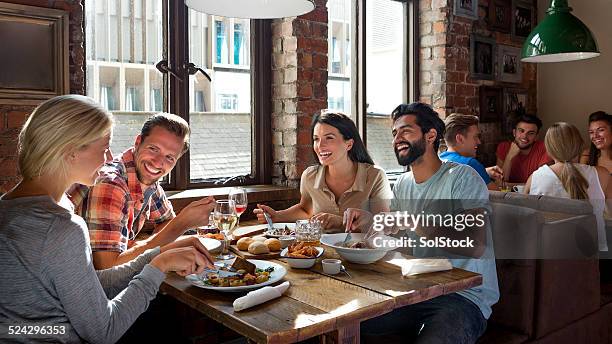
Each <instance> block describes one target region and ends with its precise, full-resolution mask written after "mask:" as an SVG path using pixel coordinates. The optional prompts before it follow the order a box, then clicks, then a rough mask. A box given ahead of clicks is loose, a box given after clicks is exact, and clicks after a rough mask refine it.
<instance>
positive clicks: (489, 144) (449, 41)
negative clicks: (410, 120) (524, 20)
mask: <svg viewBox="0 0 612 344" xmlns="http://www.w3.org/2000/svg"><path fill="white" fill-rule="evenodd" d="M453 3H454V1H453V0H421V1H420V12H421V15H420V32H421V48H420V49H421V50H420V53H421V79H420V81H421V101H423V102H426V103H429V104H432V105H433V107H434V109H435V110H436V111H437V112H438V113H439V114H440V116H441V117H443V118H444V117H446V116H447V115H449V114H451V113H453V112H460V113H465V114H473V115H478V114H479V113H480V105H479V91H478V88H479V86H481V85H498V86H505V87H512V88H522V89H527V90H528V93H529V100H528V108H527V111H528V112H531V113H535V112H536V107H535V104H536V67H535V64H530V63H524V64H523V82H522V84H520V85H519V84H507V85H505V84H503V83H499V82H497V81H494V80H474V79H472V78H471V77H470V35H471V34H473V33H475V34H478V35H480V36H484V37H491V38H493V39H495V41H496V43H497V44H504V45H511V46H515V47H521V46H522V42H520V41H517V40H516V39H514V38H513V37H512V36H511V35H510V34H504V33H500V32H496V31H490V30H488V28H487V23H488V9H489V0H480V1H479V19H478V20H470V19H468V18H464V17H459V16H454V15H453V14H452V13H453V8H452V6H453ZM535 5H536V4H535V2H534V6H535ZM480 128H481V131H482V145H481V146H480V149H479V159H480V160H481V161H482V162H483V163H484V164H485V165H487V166H489V165H493V164H494V163H495V148H496V147H497V144H498V143H499V142H500V141H501V140H503V139H505V138H504V137H503V136H502V132H501V124H500V123H482V124H481V125H480Z"/></svg>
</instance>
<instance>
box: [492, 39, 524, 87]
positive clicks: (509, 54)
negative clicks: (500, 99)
mask: <svg viewBox="0 0 612 344" xmlns="http://www.w3.org/2000/svg"><path fill="white" fill-rule="evenodd" d="M497 80H498V81H501V82H509V83H515V84H520V83H521V82H522V81H523V65H522V62H521V48H517V47H513V46H509V45H501V44H500V45H498V46H497Z"/></svg>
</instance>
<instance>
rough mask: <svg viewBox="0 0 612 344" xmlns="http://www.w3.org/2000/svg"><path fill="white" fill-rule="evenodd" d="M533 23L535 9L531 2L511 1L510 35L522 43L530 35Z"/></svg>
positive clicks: (522, 0)
mask: <svg viewBox="0 0 612 344" xmlns="http://www.w3.org/2000/svg"><path fill="white" fill-rule="evenodd" d="M534 23H535V9H534V7H533V3H532V2H531V1H525V0H513V2H512V35H513V36H514V37H515V38H516V39H518V40H520V41H521V42H522V41H524V40H525V39H526V38H527V36H529V34H530V33H531V30H532V29H533V27H534Z"/></svg>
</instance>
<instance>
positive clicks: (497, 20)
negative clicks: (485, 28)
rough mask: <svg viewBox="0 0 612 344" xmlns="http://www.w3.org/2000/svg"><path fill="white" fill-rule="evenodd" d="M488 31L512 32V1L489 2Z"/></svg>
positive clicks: (494, 0)
mask: <svg viewBox="0 0 612 344" xmlns="http://www.w3.org/2000/svg"><path fill="white" fill-rule="evenodd" d="M489 30H492V31H499V32H504V33H511V32H512V0H490V1H489Z"/></svg>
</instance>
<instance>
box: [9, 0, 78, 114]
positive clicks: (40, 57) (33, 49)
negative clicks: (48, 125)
mask: <svg viewBox="0 0 612 344" xmlns="http://www.w3.org/2000/svg"><path fill="white" fill-rule="evenodd" d="M0 46H1V47H2V50H3V51H4V53H2V54H0V66H2V67H1V68H2V72H0V103H3V104H32V105H36V104H39V103H40V102H42V101H44V100H45V99H49V98H52V97H54V96H57V95H61V94H67V93H69V92H70V79H69V75H68V72H69V67H68V13H67V12H65V11H62V10H56V9H49V8H41V7H33V6H25V5H16V4H9V3H0ZM7 52H9V53H7Z"/></svg>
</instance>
